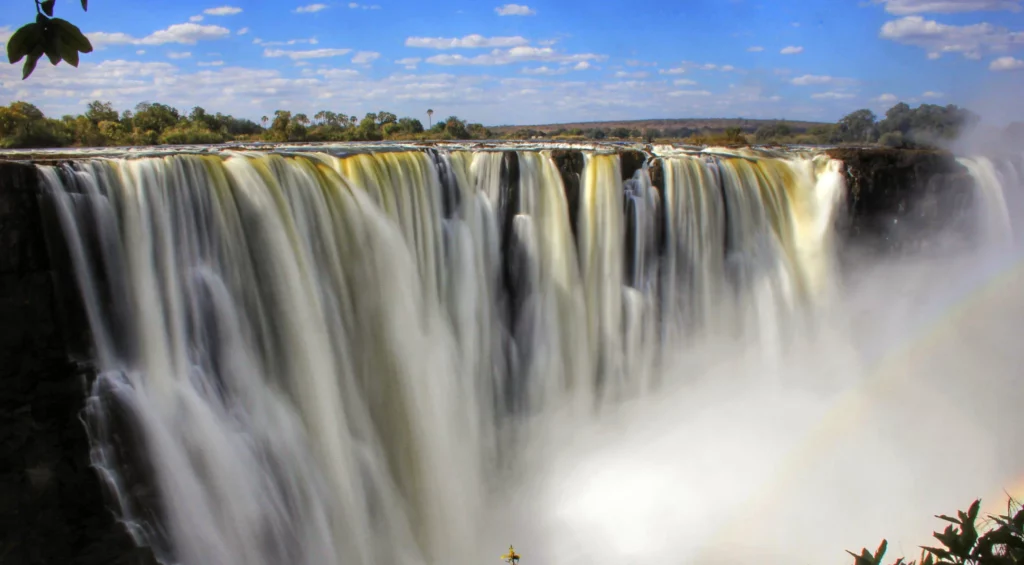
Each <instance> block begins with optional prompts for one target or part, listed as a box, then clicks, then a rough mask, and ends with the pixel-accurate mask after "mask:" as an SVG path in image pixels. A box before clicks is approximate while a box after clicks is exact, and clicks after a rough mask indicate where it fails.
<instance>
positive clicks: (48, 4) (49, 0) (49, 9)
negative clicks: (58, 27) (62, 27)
mask: <svg viewBox="0 0 1024 565" xmlns="http://www.w3.org/2000/svg"><path fill="white" fill-rule="evenodd" d="M53 3H54V0H46V1H45V2H43V3H42V4H40V5H39V7H40V8H42V9H43V13H45V14H46V15H47V16H50V17H51V18H52V17H53Z"/></svg>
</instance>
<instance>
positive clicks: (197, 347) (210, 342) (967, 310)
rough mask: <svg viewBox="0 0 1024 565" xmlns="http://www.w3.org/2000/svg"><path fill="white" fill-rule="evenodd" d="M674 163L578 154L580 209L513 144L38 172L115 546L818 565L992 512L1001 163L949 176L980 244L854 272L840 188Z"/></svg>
mask: <svg viewBox="0 0 1024 565" xmlns="http://www.w3.org/2000/svg"><path fill="white" fill-rule="evenodd" d="M662 153H663V154H664V156H663V157H662V158H661V163H660V166H661V167H662V171H663V174H664V179H665V188H664V190H655V188H654V187H653V186H652V185H651V181H650V178H649V177H648V174H647V171H646V169H642V170H640V171H637V172H636V173H635V174H633V175H632V177H630V178H627V179H626V180H625V181H624V180H623V176H624V175H623V174H622V164H621V163H620V161H619V159H618V157H616V156H614V155H606V154H602V153H600V152H597V151H595V152H588V153H587V154H586V156H585V163H584V167H583V170H582V174H581V175H580V177H579V183H578V187H566V186H564V185H563V180H562V179H563V177H562V175H561V174H560V173H559V171H558V170H557V167H556V164H555V162H554V161H553V160H552V159H551V156H550V154H549V153H547V152H539V151H532V150H521V151H518V152H517V153H513V154H512V155H511V156H510V155H506V154H505V153H503V152H487V151H477V152H470V151H464V150H454V151H433V150H430V151H420V150H411V151H402V152H387V153H377V154H362V155H353V156H347V157H342V158H338V157H333V156H329V155H326V154H306V155H302V154H300V155H292V156H288V157H282V156H276V155H275V156H271V155H260V154H254V153H245V152H240V153H231V152H227V153H222V154H214V155H205V156H197V155H192V156H174V155H168V156H162V157H161V156H156V157H148V158H142V159H133V160H120V159H110V160H106V159H104V160H93V161H80V162H78V163H75V164H74V165H71V166H66V167H64V168H60V169H58V168H51V167H40V170H41V171H42V174H43V175H44V177H45V179H46V181H47V183H48V184H49V186H50V187H51V189H52V194H53V195H54V200H55V203H56V204H57V210H58V215H59V218H60V220H61V226H62V230H63V233H64V234H65V237H66V242H67V244H68V247H69V250H70V256H71V258H72V263H73V267H74V268H75V271H76V277H77V280H78V284H79V287H80V289H81V291H82V296H83V303H84V305H85V307H86V311H87V314H88V317H89V322H90V326H91V328H92V331H93V337H94V342H95V357H96V362H97V364H98V366H99V368H100V370H101V375H100V378H99V379H98V380H97V383H96V385H95V388H94V390H93V396H92V398H91V399H90V405H89V412H88V416H89V418H88V421H89V423H90V431H91V439H92V441H93V459H94V463H95V464H96V465H97V467H98V469H99V470H100V471H101V472H102V473H103V475H104V477H106V478H107V479H108V481H109V483H110V485H111V487H112V488H113V489H114V490H115V492H117V494H118V495H119V500H120V503H121V508H120V512H121V513H122V515H123V516H124V518H125V520H126V523H127V524H128V525H129V527H130V528H131V531H132V533H133V535H135V536H136V539H137V541H139V542H140V543H146V544H149V545H151V546H153V547H154V548H155V549H156V551H157V554H158V556H159V557H160V558H161V559H163V560H165V561H167V562H180V563H186V564H196V565H198V564H203V565H207V564H212V565H219V564H224V565H227V564H239V565H242V564H245V565H253V564H266V565H272V564H273V565H278V564H286V563H287V564H309V565H314V564H317V565H320V564H324V563H345V564H367V565H369V564H378V563H380V564H384V563H387V564H399V563H409V564H418V563H431V564H433V563H438V564H440V563H481V562H490V561H493V560H496V559H498V556H499V555H501V554H502V553H503V552H504V550H505V549H506V548H507V546H508V545H509V544H510V543H511V544H515V546H516V548H517V549H518V550H519V551H520V552H521V553H522V554H523V555H524V558H523V562H524V563H558V564H560V565H572V564H575V563H580V564H582V563H587V564H588V565H589V564H593V563H602V562H619V563H621V562H628V563H633V564H641V565H642V564H648V563H650V564H662V563H665V562H685V563H717V562H738V561H741V560H744V559H746V560H752V559H757V560H758V561H759V562H769V563H776V562H777V563H837V562H840V561H845V560H846V559H847V557H845V554H844V553H843V550H845V549H859V548H860V547H862V546H865V545H867V546H871V547H874V545H876V544H877V543H878V541H879V540H880V539H881V538H882V537H888V538H889V539H890V540H891V547H893V549H892V550H891V551H892V554H893V555H895V554H896V553H900V554H906V555H911V556H915V555H916V550H915V549H914V547H915V544H917V543H920V542H923V541H925V540H926V539H927V537H928V535H929V533H930V532H931V531H932V530H933V529H934V528H935V527H936V524H934V523H933V521H934V520H933V519H932V518H931V515H932V514H935V513H939V512H950V511H953V510H955V509H956V508H962V507H964V506H966V505H967V504H969V503H970V501H971V500H973V498H974V497H977V496H984V497H986V501H987V502H993V503H996V506H995V507H994V508H996V509H997V508H998V503H999V502H1001V500H1000V498H1001V497H1002V496H1003V494H1002V489H1004V488H1008V489H1009V488H1013V487H1014V485H1015V484H1018V483H1019V480H1018V479H1019V477H1020V476H1021V475H1020V473H1021V471H1024V460H1022V457H1024V456H1021V455H1019V454H1018V453H1016V452H1019V450H1017V449H1014V448H1013V446H1014V445H1015V442H1016V440H1017V438H1018V437H1019V432H1018V430H1019V429H1020V424H1021V416H1019V415H1017V413H1018V412H1019V410H1018V409H1016V408H1015V407H1018V406H1020V405H1021V401H1022V400H1024V392H1021V391H1022V387H1020V386H1019V382H1018V373H1019V367H1021V366H1024V363H1022V362H1024V351H1022V348H1020V347H1019V345H1018V344H1019V338H1018V336H1019V328H1020V327H1021V322H1020V320H1022V319H1024V318H1022V317H1021V315H1022V314H1024V311H1022V309H1024V292H1022V291H1021V290H1020V289H1021V288H1024V287H1022V286H1021V283H1022V282H1024V276H1022V275H1020V274H1019V273H1018V272H1017V271H1018V270H1017V269H1015V265H1016V264H1017V261H1018V257H1017V251H1016V247H1015V240H1016V238H1017V235H1016V234H1018V233H1019V232H1020V231H1021V230H1020V229H1019V228H1017V229H1015V220H1017V222H1018V223H1019V219H1018V218H1019V214H1018V213H1017V210H1019V209H1020V208H1019V203H1020V202H1021V199H1020V197H1019V196H1018V195H1017V193H1018V192H1019V191H1020V189H1021V182H1020V179H1021V176H1020V172H1021V170H1022V169H1021V167H1020V163H1017V162H1009V163H1003V162H999V163H993V162H992V161H989V160H987V159H982V158H979V159H964V160H962V162H963V163H964V165H965V166H966V167H967V168H968V169H969V170H970V171H971V174H972V175H973V176H974V178H975V179H976V180H977V184H978V188H977V191H976V192H977V197H976V198H975V199H974V200H975V202H976V203H977V207H976V208H977V209H976V210H975V211H974V213H975V214H976V215H977V218H978V222H977V226H978V227H979V228H981V229H978V230H977V235H978V237H977V238H976V239H977V240H976V241H974V243H973V244H972V245H973V246H972V248H971V251H970V252H969V253H961V254H958V255H956V256H954V255H951V254H950V253H943V252H942V251H941V250H939V251H933V252H932V254H931V255H929V256H927V257H924V256H922V257H914V258H903V259H901V260H900V261H898V262H888V263H883V262H878V261H870V262H863V264H857V265H855V266H854V267H852V268H850V269H848V271H849V272H847V273H845V274H843V275H841V274H840V273H839V271H838V270H837V261H836V245H835V244H836V242H835V241H834V239H835V238H834V234H833V230H832V226H833V225H834V220H835V217H836V215H837V214H839V213H842V212H841V209H840V203H841V202H842V198H843V191H844V186H843V180H842V176H841V175H840V173H839V163H837V162H835V161H831V160H829V159H828V158H826V157H815V156H813V155H810V154H789V155H787V154H767V153H764V152H760V153H759V152H746V151H745V152H740V153H738V154H730V153H728V152H719V153H718V154H713V153H706V154H691V153H683V152H672V151H667V150H664V151H662ZM513 157H514V159H513ZM625 176H627V177H628V176H629V175H625ZM659 218H662V219H661V220H659ZM955 305H961V308H959V309H955V308H953V306H955ZM129 430H131V433H128V431H129ZM1007 446H1010V447H1007ZM990 507H991V506H990Z"/></svg>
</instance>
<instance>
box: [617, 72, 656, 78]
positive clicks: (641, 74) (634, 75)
mask: <svg viewBox="0 0 1024 565" xmlns="http://www.w3.org/2000/svg"><path fill="white" fill-rule="evenodd" d="M648 75H650V73H648V72H646V71H636V72H632V73H631V72H628V71H618V72H616V73H615V78H647V77H648Z"/></svg>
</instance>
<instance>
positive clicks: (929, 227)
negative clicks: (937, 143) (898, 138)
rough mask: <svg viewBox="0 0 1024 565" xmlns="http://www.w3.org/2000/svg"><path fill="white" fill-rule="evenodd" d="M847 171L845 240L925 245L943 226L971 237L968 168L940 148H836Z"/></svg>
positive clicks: (887, 248)
mask: <svg viewBox="0 0 1024 565" xmlns="http://www.w3.org/2000/svg"><path fill="white" fill-rule="evenodd" d="M828 154H829V155H830V156H831V157H832V158H834V159H839V160H840V161H842V162H843V170H844V174H845V175H846V184H847V194H846V213H845V214H844V217H842V218H841V219H840V221H839V225H838V228H839V232H840V237H841V240H843V241H844V242H846V243H847V244H853V245H856V246H858V247H860V248H862V249H867V250H870V251H872V252H876V253H877V252H881V253H886V254H891V253H901V252H906V251H911V250H915V249H920V248H922V247H925V246H927V245H928V244H929V243H930V242H932V241H934V236H935V235H936V234H937V233H938V232H939V230H940V229H945V228H952V231H950V232H947V233H951V234H954V235H957V234H958V235H961V236H963V237H966V236H967V235H968V234H967V232H966V230H967V226H966V222H965V221H964V220H965V219H966V211H967V210H968V208H969V206H970V204H971V202H972V196H973V194H974V179H973V178H972V177H971V176H970V174H969V173H968V171H967V168H966V167H964V166H963V165H961V164H960V163H958V162H957V161H956V159H955V158H954V157H953V156H952V155H950V154H948V153H943V152H940V151H914V150H905V149H834V150H831V151H829V152H828Z"/></svg>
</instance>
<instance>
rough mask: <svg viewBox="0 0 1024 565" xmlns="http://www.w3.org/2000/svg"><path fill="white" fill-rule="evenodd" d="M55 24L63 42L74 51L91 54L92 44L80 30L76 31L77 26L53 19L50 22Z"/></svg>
mask: <svg viewBox="0 0 1024 565" xmlns="http://www.w3.org/2000/svg"><path fill="white" fill-rule="evenodd" d="M50 21H51V22H52V23H54V24H56V27H57V28H59V29H60V31H61V36H62V38H63V40H64V41H65V42H67V43H70V44H71V45H72V46H73V47H74V48H75V49H78V50H79V51H81V52H82V53H92V43H90V42H89V38H88V37H86V36H85V34H83V33H82V30H80V29H78V26H76V25H75V24H73V23H71V22H69V21H67V20H62V19H60V18H53V19H52V20H50Z"/></svg>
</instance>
